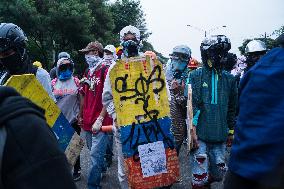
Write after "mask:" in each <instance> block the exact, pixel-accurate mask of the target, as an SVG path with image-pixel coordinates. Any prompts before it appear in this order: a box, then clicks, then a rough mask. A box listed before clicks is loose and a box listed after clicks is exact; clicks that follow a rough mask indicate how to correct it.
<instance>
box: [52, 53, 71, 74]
mask: <svg viewBox="0 0 284 189" xmlns="http://www.w3.org/2000/svg"><path fill="white" fill-rule="evenodd" d="M60 58H70V54H69V53H67V52H60V53H59V54H58V56H57V61H58V60H59V59H60ZM56 67H57V62H54V65H53V68H52V69H51V70H50V72H49V75H50V78H51V79H55V78H56V77H57V75H56V69H57V68H56Z"/></svg>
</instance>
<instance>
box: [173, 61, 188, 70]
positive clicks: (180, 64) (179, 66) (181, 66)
mask: <svg viewBox="0 0 284 189" xmlns="http://www.w3.org/2000/svg"><path fill="white" fill-rule="evenodd" d="M172 66H173V67H172V68H173V71H184V70H185V68H186V66H187V62H184V61H181V60H172Z"/></svg>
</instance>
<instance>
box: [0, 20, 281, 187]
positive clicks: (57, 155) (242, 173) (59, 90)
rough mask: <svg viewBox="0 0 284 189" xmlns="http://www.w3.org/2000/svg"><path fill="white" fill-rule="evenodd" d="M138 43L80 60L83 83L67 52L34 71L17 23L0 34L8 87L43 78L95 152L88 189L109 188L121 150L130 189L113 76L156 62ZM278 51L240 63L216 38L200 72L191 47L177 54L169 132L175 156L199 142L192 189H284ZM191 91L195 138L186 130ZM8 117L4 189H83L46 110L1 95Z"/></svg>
mask: <svg viewBox="0 0 284 189" xmlns="http://www.w3.org/2000/svg"><path fill="white" fill-rule="evenodd" d="M140 40H141V39H140V31H139V30H138V29H137V28H136V27H134V26H130V25H129V26H126V27H124V28H123V29H122V30H121V32H120V42H121V46H120V47H118V48H115V46H113V45H111V44H108V45H106V46H105V47H104V46H103V45H102V44H101V43H100V42H98V41H93V42H90V43H89V44H87V46H86V47H85V48H83V49H81V50H78V51H79V53H81V54H82V55H83V56H84V57H85V62H86V64H87V65H88V68H87V69H86V70H85V71H84V73H82V78H77V77H76V76H74V64H76V63H75V62H73V60H72V57H71V56H70V54H69V53H68V52H60V53H59V54H58V57H57V62H56V63H55V64H54V67H53V68H52V69H51V70H50V73H48V72H47V71H46V70H44V69H43V68H42V65H41V63H40V62H34V63H31V60H30V58H29V55H28V52H27V46H26V45H27V36H26V35H25V33H24V31H23V30H22V29H21V28H20V27H19V26H17V25H15V24H12V23H1V25H0V85H4V84H5V82H6V81H7V79H8V78H10V76H12V75H22V74H34V75H35V76H36V78H37V80H38V81H39V82H40V83H41V84H42V86H43V87H44V89H45V90H46V92H47V93H48V94H49V96H50V98H51V99H53V101H54V102H55V103H56V104H57V106H58V107H59V108H60V110H61V111H62V113H63V114H64V116H65V117H66V119H67V120H68V121H69V123H70V124H71V125H72V127H73V128H74V129H75V131H76V132H77V133H78V134H79V135H80V136H81V138H82V140H84V141H85V143H86V147H87V149H88V150H89V151H90V156H91V167H90V171H89V175H88V181H87V185H88V189H100V188H101V179H102V175H103V174H104V173H105V172H106V171H107V170H108V168H109V167H110V165H111V163H112V159H113V150H114V148H113V144H115V146H116V148H115V149H116V150H117V154H118V168H117V175H118V180H119V183H120V188H121V189H128V188H129V185H128V178H127V174H126V171H127V170H126V169H125V165H124V158H123V153H122V141H121V138H120V129H119V127H118V126H117V122H116V120H117V115H116V111H115V108H114V100H113V94H112V85H111V81H110V74H109V73H110V71H111V70H112V68H113V67H114V66H115V65H116V64H117V60H119V59H128V58H131V57H137V56H145V55H150V56H151V58H152V59H156V58H157V57H156V55H155V53H153V52H145V53H143V52H140V44H141V43H140ZM277 42H278V44H279V47H278V48H274V49H271V50H269V49H267V47H266V45H265V43H264V42H262V41H260V40H252V41H250V42H249V43H248V44H247V46H246V49H245V53H246V55H245V56H242V57H237V56H236V55H235V54H233V53H230V52H229V50H230V49H231V42H230V39H229V38H228V37H227V36H225V35H212V36H210V37H207V38H205V39H204V40H203V41H202V42H201V45H200V51H201V58H202V62H198V61H196V60H195V59H194V58H193V57H192V56H191V55H192V52H191V49H190V47H188V46H187V45H184V44H180V45H177V46H175V47H173V50H172V53H171V54H170V59H169V61H168V62H167V63H166V65H165V66H164V73H165V78H166V83H167V86H168V89H169V95H170V98H169V100H170V102H169V104H170V114H171V120H172V125H171V131H172V133H173V135H174V139H175V149H176V151H177V154H180V153H181V150H180V149H181V146H182V144H183V142H184V141H187V138H190V139H191V141H188V142H189V143H191V144H192V149H191V153H190V157H189V159H188V163H189V164H190V167H191V172H190V174H191V186H192V188H193V189H206V188H210V186H211V184H212V183H213V182H221V181H222V182H224V188H225V189H230V188H233V189H234V188H261V189H270V188H271V189H272V188H275V189H280V188H283V187H284V150H283V146H284V128H283V123H284V116H283V115H284V112H283V110H284V108H283V106H284V97H283V94H281V92H282V91H283V90H284V85H283V81H284V67H283V63H284V48H283V46H284V39H283V34H282V36H280V37H279V38H278V39H277ZM189 86H191V88H192V113H193V120H192V125H193V127H192V129H191V131H190V133H191V136H190V137H188V135H187V133H188V127H187V126H188V123H187V121H186V120H187V118H188V107H187V99H188V90H189V89H188V87H189ZM39 95H40V94H39ZM21 109H23V110H22V111H21ZM0 113H1V114H0V136H1V137H0V188H9V189H14V188H17V189H19V188H75V184H74V181H78V180H80V177H81V175H80V174H81V165H80V157H78V158H77V161H76V163H75V165H74V167H73V168H72V171H73V172H72V171H71V170H70V168H69V165H68V163H67V160H66V157H65V156H64V153H63V152H61V151H60V149H59V147H58V146H57V145H56V137H55V136H54V135H53V132H52V131H51V129H49V128H48V127H47V124H46V122H45V119H44V112H43V110H42V109H41V108H39V107H37V106H35V105H34V104H33V103H32V102H31V101H29V100H27V99H21V97H20V95H19V94H18V93H17V92H16V91H15V90H14V89H12V88H6V87H0ZM25 120H26V121H25ZM27 120H31V121H27ZM22 123H26V125H27V126H24V125H21V124H22ZM37 125H43V127H37ZM110 125H112V130H111V132H106V131H105V130H104V129H103V128H104V127H108V126H110ZM228 150H229V151H230V160H229V162H227V161H226V158H225V156H226V152H227V151H228ZM189 171H190V170H189ZM71 173H73V178H72V174H71ZM55 174H56V175H57V176H55ZM225 175H226V176H225ZM47 177H48V178H47ZM23 183H24V184H23ZM114 188H115V187H114ZM163 188H171V186H164V187H163Z"/></svg>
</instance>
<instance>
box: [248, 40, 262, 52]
mask: <svg viewBox="0 0 284 189" xmlns="http://www.w3.org/2000/svg"><path fill="white" fill-rule="evenodd" d="M266 50H267V49H266V45H265V43H264V42H263V41H260V40H252V41H250V42H249V43H248V44H247V46H246V48H245V52H246V53H254V52H261V51H266Z"/></svg>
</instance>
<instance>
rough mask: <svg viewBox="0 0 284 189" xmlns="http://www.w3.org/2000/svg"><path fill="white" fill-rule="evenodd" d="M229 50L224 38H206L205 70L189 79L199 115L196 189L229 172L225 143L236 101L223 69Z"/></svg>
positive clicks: (203, 49) (203, 51)
mask: <svg viewBox="0 0 284 189" xmlns="http://www.w3.org/2000/svg"><path fill="white" fill-rule="evenodd" d="M230 48H231V43H230V40H229V39H228V38H227V37H226V36H224V35H216V36H211V37H210V38H205V39H204V40H203V42H202V43H201V46H200V50H201V57H202V62H203V67H202V68H200V69H197V70H194V71H193V72H191V73H190V75H189V83H190V84H191V85H192V106H193V115H195V114H196V113H197V112H198V111H200V115H199V117H198V122H197V123H196V125H194V126H193V131H192V138H193V146H194V148H196V149H195V150H194V151H193V153H192V156H193V162H192V183H191V184H192V188H193V189H195V188H207V187H210V183H212V182H214V181H221V180H222V178H223V175H224V173H225V172H226V169H227V166H226V163H225V148H226V140H227V139H230V140H232V136H230V135H229V132H228V129H230V130H231V131H232V130H233V128H234V122H235V121H234V120H235V111H236V101H237V87H236V83H235V80H234V76H233V75H231V74H229V73H228V72H226V71H224V70H223V68H222V67H223V64H224V63H225V62H226V61H225V58H226V56H227V53H228V51H229V50H230ZM231 133H232V132H231Z"/></svg>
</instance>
